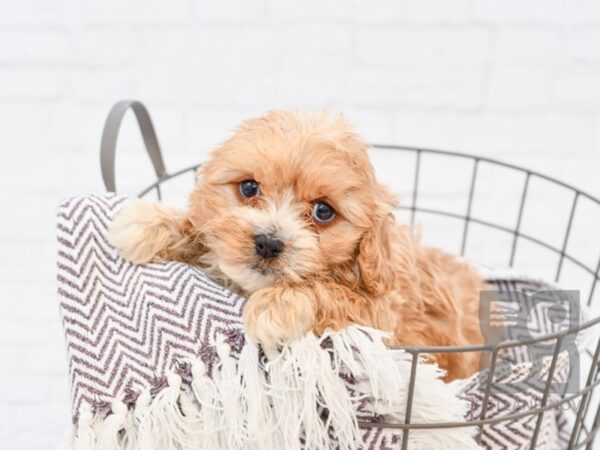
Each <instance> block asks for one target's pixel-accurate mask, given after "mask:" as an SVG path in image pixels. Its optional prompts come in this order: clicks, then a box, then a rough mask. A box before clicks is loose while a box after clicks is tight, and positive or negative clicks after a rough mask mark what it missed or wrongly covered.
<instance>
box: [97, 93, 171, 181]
mask: <svg viewBox="0 0 600 450" xmlns="http://www.w3.org/2000/svg"><path fill="white" fill-rule="evenodd" d="M130 108H131V109H132V110H133V112H134V113H135V118H136V119H137V123H138V126H139V128H140V132H141V133H142V138H143V140H144V145H145V147H146V152H147V153H148V156H149V157H150V160H151V161H152V166H153V167H154V172H155V173H156V176H157V178H158V180H161V179H163V178H165V177H166V176H167V170H166V169H165V163H164V162H163V158H162V153H161V151H160V145H159V144H158V139H157V137H156V132H155V131H154V125H152V119H150V114H149V113H148V110H147V109H146V107H145V106H144V105H143V104H142V103H141V102H139V101H137V100H123V101H120V102H118V103H116V104H115V105H114V106H113V107H112V109H111V110H110V113H108V117H107V118H106V123H105V124H104V131H103V132H102V141H101V143H100V167H101V170H102V179H103V181H104V186H105V187H106V190H107V191H108V192H116V184H115V151H116V147H117V138H118V136H119V129H120V128H121V122H122V121H123V117H124V116H125V113H126V112H127V111H128V110H129V109H130Z"/></svg>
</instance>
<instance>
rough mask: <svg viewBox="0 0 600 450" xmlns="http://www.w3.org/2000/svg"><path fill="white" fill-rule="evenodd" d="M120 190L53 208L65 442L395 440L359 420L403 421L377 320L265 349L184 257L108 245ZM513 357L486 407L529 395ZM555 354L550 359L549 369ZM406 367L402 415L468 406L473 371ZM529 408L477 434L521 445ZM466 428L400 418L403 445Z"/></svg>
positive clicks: (450, 436) (477, 407)
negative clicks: (407, 423) (150, 259)
mask: <svg viewBox="0 0 600 450" xmlns="http://www.w3.org/2000/svg"><path fill="white" fill-rule="evenodd" d="M125 201H126V198H124V197H120V196H116V195H112V194H105V195H91V196H85V197H76V198H70V199H67V200H65V201H64V202H63V203H62V204H61V205H60V207H59V211H58V220H57V230H58V295H59V302H60V311H61V316H62V320H63V325H64V330H65V338H66V344H67V356H68V362H69V381H70V386H71V400H72V412H73V414H72V416H73V424H74V427H73V430H72V432H73V434H72V435H71V436H69V437H68V438H67V439H66V443H65V445H66V447H67V448H68V447H69V446H70V445H71V444H72V443H73V442H75V443H76V448H77V449H98V450H99V449H102V450H104V449H188V448H190V449H203V448H206V449H219V448H239V449H243V448H261V449H280V448H298V449H300V448H307V449H308V448H310V449H319V448H371V449H380V448H381V449H383V448H399V446H400V445H401V442H402V433H401V432H398V431H397V430H396V431H394V430H392V429H381V428H360V427H359V424H358V421H359V420H362V421H376V422H381V421H402V422H403V421H404V419H405V417H404V411H405V408H406V405H405V401H406V398H407V380H408V377H409V373H410V358H409V357H408V355H407V354H405V353H403V352H398V351H395V352H392V351H389V350H387V349H385V347H384V346H383V344H382V338H383V337H384V334H383V333H381V332H379V331H377V330H372V329H366V328H361V327H350V328H348V329H347V330H343V331H342V332H339V333H328V334H326V335H325V336H321V337H316V336H314V335H312V334H308V335H306V336H305V337H304V338H303V339H301V340H299V341H298V342H295V343H292V344H290V345H289V346H288V347H287V348H285V349H282V351H281V352H280V353H278V354H273V355H265V354H264V353H263V352H262V350H261V349H260V348H258V347H257V346H255V345H253V344H252V343H251V342H249V341H248V342H247V341H246V340H245V339H244V334H243V330H242V323H241V311H242V308H243V304H244V299H243V298H240V297H239V296H237V295H236V294H234V293H232V292H230V291H228V290H226V289H225V288H223V287H221V286H219V285H218V284H216V283H215V282H213V281H212V280H210V279H209V278H207V277H206V275H204V274H203V273H202V272H201V271H199V270H198V269H196V268H194V267H190V266H186V265H184V264H180V263H175V262H169V263H164V264H149V265H146V266H136V265H132V264H129V263H128V262H126V261H124V260H123V259H121V258H120V257H119V256H118V255H117V253H116V252H115V251H114V249H112V248H111V247H110V245H109V244H108V243H107V242H106V240H105V238H104V235H105V232H106V230H107V227H108V225H109V223H110V221H111V218H112V217H113V215H114V213H115V212H116V211H117V210H118V208H119V207H120V206H121V205H122V204H123V203H124V202H125ZM490 283H492V284H493V285H495V286H497V288H498V292H499V295H501V293H502V292H503V290H506V291H508V290H509V289H513V290H514V289H538V290H539V288H540V285H539V284H536V282H531V281H523V280H520V281H519V280H490ZM545 331H547V330H545V329H544V327H543V326H542V327H541V329H540V332H545ZM515 358H517V359H516V360H517V361H518V364H513V365H511V366H510V369H509V370H505V371H504V373H502V374H501V375H500V377H503V378H502V380H496V381H504V383H498V382H496V383H494V389H492V391H491V392H490V394H489V397H488V405H489V406H488V407H487V417H499V416H503V415H507V414H509V413H515V412H518V411H519V410H523V408H527V407H530V406H531V405H532V403H533V402H536V401H538V402H539V400H540V398H541V395H542V394H541V392H540V391H539V390H537V389H535V387H534V386H532V387H531V389H527V388H526V389H521V390H519V391H515V390H514V389H509V388H508V387H509V386H510V385H511V382H512V381H515V380H519V379H521V380H522V379H523V373H524V372H528V371H529V370H530V368H531V362H530V361H527V358H523V355H515ZM515 358H513V361H514V360H515ZM518 358H520V359H518ZM565 361H567V362H568V359H565V358H562V359H559V363H558V370H557V371H556V373H557V374H559V376H560V374H561V373H563V372H564V370H562V369H561V368H564V367H566V365H567V364H566V362H565ZM539 370H541V372H542V373H543V372H544V371H547V370H548V368H547V364H545V366H544V364H542V368H541V369H539ZM417 372H418V377H417V387H416V389H415V393H414V401H413V408H412V417H411V420H412V422H414V423H419V422H420V423H424V422H429V423H432V422H450V421H461V420H465V419H477V418H479V417H480V413H481V408H482V401H483V398H484V395H483V393H484V389H482V385H483V384H485V380H487V377H486V373H485V372H482V373H481V374H479V375H477V376H474V377H473V378H472V379H470V380H465V381H463V382H459V383H451V384H445V383H443V382H442V381H441V380H440V371H439V370H438V369H437V368H436V367H435V366H433V365H430V364H419V369H418V371H417ZM534 419H535V418H532V417H525V418H515V419H512V420H510V421H507V422H501V423H498V424H491V425H486V426H484V427H483V429H482V432H481V435H480V437H481V441H480V443H481V445H482V446H483V447H484V448H522V447H523V446H527V443H528V442H529V440H530V438H531V435H532V433H533V429H534V428H535V420H534ZM541 427H542V428H541V433H540V437H539V438H538V447H537V448H548V449H553V448H565V445H564V439H565V438H564V436H563V435H564V434H565V430H566V429H568V420H567V418H566V417H565V416H564V415H563V414H559V413H555V412H554V411H550V412H548V413H546V414H545V415H544V416H543V420H542V424H541ZM476 431H477V430H472V429H469V428H449V429H444V430H435V431H431V430H412V431H411V432H410V433H409V435H408V439H409V448H411V449H413V448H433V449H437V448H449V449H451V448H467V449H469V448H479V446H478V445H477V444H475V441H474V440H473V438H472V436H473V433H474V432H476Z"/></svg>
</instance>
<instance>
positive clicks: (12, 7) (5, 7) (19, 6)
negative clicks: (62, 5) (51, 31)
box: [0, 0, 59, 26]
mask: <svg viewBox="0 0 600 450" xmlns="http://www.w3.org/2000/svg"><path fill="white" fill-rule="evenodd" d="M58 1H59V0H23V1H18V2H11V1H3V2H1V3H0V24H3V25H10V26H15V25H43V24H48V23H54V21H55V20H56V19H57V17H58V11H59V6H58Z"/></svg>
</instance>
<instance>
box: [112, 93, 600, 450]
mask: <svg viewBox="0 0 600 450" xmlns="http://www.w3.org/2000/svg"><path fill="white" fill-rule="evenodd" d="M129 109H131V110H133V112H134V113H135V117H136V119H137V122H138V124H139V127H140V130H141V132H142V137H143V140H144V144H145V147H146V151H147V153H148V156H149V157H150V160H151V162H152V166H153V168H154V172H155V174H156V181H154V182H153V183H152V184H150V185H148V186H147V187H146V188H145V189H143V190H142V191H141V192H139V194H138V196H139V197H145V196H148V195H151V194H155V195H156V197H157V198H158V199H162V190H161V188H162V186H163V185H164V183H165V182H167V181H168V180H171V179H173V178H175V177H181V176H185V175H186V174H190V175H191V176H190V184H191V183H192V182H193V181H194V180H195V175H196V171H197V169H198V167H199V166H200V164H195V165H192V166H190V167H186V168H184V169H181V170H178V171H175V172H167V170H166V168H165V164H164V162H163V157H162V153H161V149H160V146H159V143H158V140H157V137H156V133H155V131H154V127H153V125H152V121H151V119H150V116H149V114H148V111H147V110H146V108H145V107H144V105H143V104H141V103H140V102H137V101H122V102H119V103H117V104H116V105H115V106H114V107H113V109H112V110H111V112H110V114H109V116H108V118H107V121H106V125H105V128H104V133H103V135H102V143H101V151H100V153H101V170H102V177H103V180H104V185H105V187H106V189H107V191H110V192H116V185H115V151H116V143H117V137H118V133H119V128H120V125H121V121H122V119H123V117H124V115H125V113H126V112H127V111H128V110H129ZM372 147H373V148H375V149H380V150H383V151H391V152H403V153H405V154H406V155H407V156H410V159H412V164H413V167H414V170H413V171H412V180H411V187H410V192H409V193H408V195H407V196H406V197H407V198H408V199H410V203H409V204H408V205H403V206H401V207H400V209H401V210H403V211H404V212H405V213H406V214H407V215H408V217H409V220H410V222H411V224H414V223H415V220H416V217H417V216H418V217H419V220H420V222H423V223H424V224H425V225H426V224H427V220H428V218H430V217H444V218H446V219H449V220H453V221H455V222H456V223H457V224H459V226H460V228H461V232H460V238H459V241H460V242H458V243H457V244H458V249H459V253H460V255H461V256H468V253H469V252H468V251H467V250H468V248H470V246H469V243H470V240H471V239H472V228H473V226H474V225H475V226H479V227H483V228H486V229H491V230H495V231H497V232H499V233H502V234H504V235H506V236H507V237H508V238H509V242H510V244H509V245H508V247H509V249H506V250H507V251H506V253H507V255H506V262H505V264H504V265H505V266H507V267H515V268H519V264H518V259H517V258H516V255H517V253H518V250H519V248H520V246H522V244H523V243H528V244H530V245H532V246H534V247H537V248H541V249H544V250H545V251H546V252H549V254H551V255H552V256H551V258H554V259H555V261H554V262H552V261H551V263H552V265H553V275H554V280H555V281H556V282H561V281H563V277H564V267H565V263H568V264H569V265H570V267H571V273H573V270H574V271H575V272H576V273H577V280H578V283H580V284H579V285H578V288H579V286H581V289H580V291H581V292H582V293H585V296H584V297H582V299H583V300H584V301H583V302H582V303H584V304H586V305H587V306H588V307H590V308H591V309H590V310H592V311H593V309H594V307H595V308H596V309H599V308H600V305H599V304H598V303H599V302H600V301H599V300H598V297H600V295H598V292H597V284H598V281H599V279H600V258H599V259H598V260H597V263H596V264H595V265H594V264H593V263H592V264H590V263H587V262H584V261H582V259H581V258H579V257H577V256H575V255H577V254H578V253H577V250H578V248H580V247H581V246H585V245H587V243H586V242H585V241H580V240H573V236H572V235H573V225H574V220H575V218H576V217H577V215H578V208H580V205H581V203H582V202H583V201H585V202H586V204H587V208H588V209H587V211H589V208H590V205H591V208H592V209H593V210H594V213H600V200H599V199H598V198H596V197H594V196H592V195H590V194H587V193H585V192H583V191H581V190H579V189H577V188H575V187H572V186H570V185H568V184H566V183H563V182H561V181H559V180H557V179H554V178H551V177H548V176H545V175H542V174H540V173H538V172H536V171H533V170H529V169H525V168H521V167H517V166H515V165H512V164H507V163H504V162H500V161H497V160H494V159H490V158H484V157H479V156H473V155H468V154H463V153H458V152H447V151H440V150H431V149H422V148H412V147H402V146H395V145H373V146H372ZM424 158H441V159H442V162H443V161H447V160H448V158H452V159H456V160H461V161H463V162H465V163H467V164H469V165H470V171H469V173H470V175H469V177H468V184H467V186H468V194H467V195H468V196H467V198H466V207H465V208H464V212H462V213H457V212H450V211H448V210H444V209H440V208H432V207H427V205H424V204H422V203H421V202H420V200H421V198H422V197H421V196H422V190H421V186H422V184H423V183H424V182H425V181H426V180H427V179H428V178H427V177H428V176H430V175H428V173H427V172H426V171H425V170H423V160H424ZM486 167H488V168H489V167H500V168H502V169H505V170H507V171H510V172H511V173H512V174H513V175H514V176H517V177H520V179H521V180H522V181H521V182H520V183H521V184H519V185H517V190H518V196H517V197H516V201H515V202H514V203H516V204H515V205H513V206H515V209H516V211H517V215H516V221H515V223H514V225H513V226H507V225H506V224H501V223H498V221H494V220H489V219H483V218H481V217H478V216H477V215H475V214H474V213H473V204H474V199H475V198H476V195H477V193H478V177H480V176H481V175H480V174H481V172H482V170H483V169H484V168H486ZM448 176H451V175H448ZM434 181H435V180H434ZM534 181H543V182H544V183H545V184H546V185H547V186H551V188H550V189H552V190H553V192H555V191H556V190H557V189H558V190H560V191H561V192H562V193H563V194H564V195H567V196H568V198H569V199H570V200H569V203H570V207H569V208H568V215H566V217H565V218H564V219H565V220H564V222H565V224H566V226H565V228H564V231H563V232H562V238H561V242H562V244H561V245H556V244H551V243H548V242H547V240H546V239H544V238H542V237H539V236H537V235H533V234H531V233H528V232H526V231H524V230H523V228H522V225H523V217H524V214H525V211H526V209H527V208H528V207H531V203H528V197H529V195H530V188H531V185H532V182H534ZM511 186H512V188H514V183H513V184H511ZM405 201H406V198H405ZM500 202H501V204H499V205H497V206H498V207H500V208H507V207H509V206H510V205H507V204H506V199H505V198H504V197H500ZM546 262H548V260H547V261H546ZM581 283H583V284H581ZM599 324H600V316H598V315H596V316H594V317H592V318H591V320H587V321H585V322H584V323H581V324H579V325H578V326H576V327H571V328H569V329H568V330H565V331H561V332H558V333H553V334H548V335H545V336H542V337H537V338H535V339H521V340H506V341H503V342H500V343H498V344H493V345H491V344H483V345H471V346H461V347H393V348H402V349H403V350H405V351H406V352H408V353H409V354H410V355H412V367H411V376H410V381H409V389H408V398H407V401H406V413H405V420H404V422H403V423H386V422H360V425H361V426H363V427H377V428H390V429H396V430H402V433H403V439H402V442H403V446H402V448H403V449H405V448H407V445H408V439H407V437H408V433H409V432H410V430H415V429H431V430H432V432H434V431H433V430H435V429H436V428H437V429H439V428H450V427H465V426H475V427H478V428H479V431H480V432H479V436H480V438H481V431H482V430H483V428H484V427H486V426H490V425H494V424H498V423H500V422H508V421H512V420H515V419H519V418H522V417H525V416H529V417H531V419H532V423H535V425H534V427H535V428H534V431H533V434H532V439H531V442H530V446H529V448H531V449H533V448H535V447H536V444H537V441H538V436H539V432H540V429H541V425H542V418H543V414H544V413H545V412H548V411H551V410H553V409H556V408H569V409H571V410H572V411H573V412H574V417H575V418H574V423H573V424H572V430H570V436H569V444H568V448H569V449H571V448H573V449H575V448H587V449H591V448H592V445H593V442H594V437H595V435H596V433H597V431H598V429H599V428H600V398H599V397H600V389H596V388H597V387H598V385H599V384H600V376H599V372H600V370H599V369H600V364H599V360H600V340H599V339H596V340H595V341H594V342H593V343H592V344H590V346H589V347H588V348H586V349H585V351H584V352H583V353H582V354H581V355H580V357H581V360H580V365H581V367H589V369H588V370H587V371H585V373H583V374H582V376H581V383H580V388H579V389H578V391H577V392H574V393H569V394H565V393H563V395H561V397H560V399H559V400H551V399H550V385H551V382H552V379H553V375H554V370H555V366H556V361H557V358H558V355H559V353H560V347H561V344H562V343H563V341H565V339H568V338H569V337H574V336H575V335H577V334H578V333H580V332H583V331H585V330H587V332H594V333H597V332H598V331H599V330H600V325H599ZM540 343H547V344H548V345H551V346H552V347H551V348H552V352H551V354H552V360H551V362H550V368H549V370H548V376H547V379H546V381H545V385H544V387H543V393H542V397H541V401H540V402H539V404H536V405H531V407H530V408H528V409H527V410H526V411H520V412H518V413H511V414H506V415H502V416H499V417H493V418H489V417H487V412H488V399H489V396H490V392H491V389H492V386H493V384H494V378H495V376H496V367H497V366H496V362H497V361H498V357H499V355H500V354H501V353H502V352H503V351H505V349H508V348H514V347H523V348H526V347H528V346H533V345H536V344H540ZM453 352H482V355H487V357H488V359H489V371H488V373H487V376H486V377H487V379H486V380H485V382H484V386H485V389H484V391H483V402H482V409H481V413H480V415H479V418H478V419H477V420H470V421H464V422H456V423H412V422H411V406H412V397H413V392H414V389H415V383H416V368H417V361H418V359H419V356H422V355H424V354H431V353H436V354H439V353H453Z"/></svg>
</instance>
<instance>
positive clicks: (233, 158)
mask: <svg viewBox="0 0 600 450" xmlns="http://www.w3.org/2000/svg"><path fill="white" fill-rule="evenodd" d="M366 149H367V146H366V144H365V143H364V142H363V141H362V139H361V138H360V137H359V136H358V135H357V134H356V133H355V132H354V131H353V130H352V129H351V127H350V126H349V125H348V123H347V122H346V121H345V120H344V118H343V117H342V116H339V115H330V114H327V113H317V114H305V113H300V112H290V111H273V112H270V113H268V114H266V115H265V116H264V117H259V118H254V119H250V120H247V121H245V122H244V123H243V124H242V125H241V127H240V128H239V129H238V130H237V131H236V132H235V133H234V135H233V136H232V137H231V138H229V139H228V140H227V141H225V142H224V143H223V144H221V145H220V146H218V147H217V148H216V149H215V150H214V151H213V152H212V153H211V155H210V158H209V159H208V161H207V162H206V163H205V164H204V165H203V166H202V167H201V168H200V170H199V181H198V184H197V186H196V188H195V190H194V191H193V192H192V193H191V196H190V199H189V209H188V210H187V211H178V210H173V209H169V208H167V207H165V206H163V205H161V204H158V203H155V204H149V203H143V202H141V201H138V202H134V203H132V204H130V205H129V206H126V207H124V208H123V209H122V210H121V212H120V213H119V214H118V215H117V217H116V218H115V220H114V222H113V224H112V227H111V230H110V233H109V241H110V243H111V244H112V245H113V246H114V247H116V248H117V249H118V250H119V251H120V253H121V255H122V256H123V257H124V258H126V259H128V260H130V261H132V262H134V263H138V264H144V263H147V262H150V261H164V260H177V261H182V262H185V263H189V264H193V265H197V266H200V267H202V268H203V269H204V270H205V271H206V272H207V273H208V274H209V275H210V276H211V277H213V278H214V279H216V280H218V281H220V282H221V283H223V284H225V285H226V286H228V287H230V288H232V289H234V290H236V291H237V292H239V293H240V294H242V295H244V296H246V297H247V303H246V305H245V309H244V313H243V315H244V317H243V319H244V324H245V328H246V331H247V333H248V335H249V336H250V337H251V338H252V339H253V340H255V341H256V342H258V343H260V344H262V345H263V346H277V345H280V344H283V343H285V342H287V341H288V340H290V339H294V338H296V337H298V336H300V335H302V334H303V333H305V332H306V331H308V330H312V331H314V332H315V333H321V332H323V331H324V330H325V329H328V328H331V329H336V330H337V329H340V328H342V327H344V326H346V325H349V324H362V325H368V326H371V327H375V328H379V329H383V330H389V331H391V332H392V333H393V336H394V337H393V338H392V339H391V340H390V341H389V342H388V344H390V345H419V346H425V345H434V346H449V345H465V344H479V343H481V342H482V337H481V334H480V331H479V320H478V314H479V303H478V296H479V290H480V288H481V287H482V280H481V278H480V277H479V275H478V274H477V273H476V272H475V271H474V270H473V269H472V268H471V267H469V266H468V265H467V264H466V263H464V262H461V261H459V260H457V259H456V258H454V257H453V256H450V255H448V254H445V253H443V252H442V251H440V250H437V249H433V248H426V247H423V246H421V245H420V244H419V242H418V240H417V239H416V238H415V237H414V236H413V234H411V232H410V230H409V229H408V227H406V226H403V225H398V224H396V223H395V221H394V215H393V212H392V211H393V209H394V208H395V207H396V200H395V198H394V196H393V195H392V194H391V193H390V192H389V191H388V189H387V188H386V187H384V186H382V185H381V184H379V183H378V182H377V181H376V179H375V174H374V170H373V167H372V165H371V163H370V162H369V158H368V156H367V151H366ZM429 358H430V359H431V360H433V361H436V362H437V363H438V364H439V365H440V367H442V368H443V369H445V370H446V371H447V377H446V379H447V380H452V379H455V378H463V377H466V376H469V375H471V374H472V373H474V372H475V371H477V370H478V368H479V355H478V354H476V353H447V354H438V355H430V357H429Z"/></svg>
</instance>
